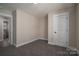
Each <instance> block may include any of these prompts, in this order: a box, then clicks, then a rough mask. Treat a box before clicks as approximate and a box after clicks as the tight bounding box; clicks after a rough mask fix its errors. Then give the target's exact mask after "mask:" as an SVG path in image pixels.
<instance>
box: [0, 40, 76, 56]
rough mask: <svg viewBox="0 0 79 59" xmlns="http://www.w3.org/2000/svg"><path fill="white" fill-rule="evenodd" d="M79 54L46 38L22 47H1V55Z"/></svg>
mask: <svg viewBox="0 0 79 59" xmlns="http://www.w3.org/2000/svg"><path fill="white" fill-rule="evenodd" d="M70 55H73V56H77V53H76V52H75V51H71V50H69V51H68V50H67V49H66V48H64V47H60V46H56V45H49V44H48V43H47V41H45V40H37V41H34V42H32V43H29V44H26V45H24V46H21V47H18V48H16V47H14V46H9V47H0V56H70Z"/></svg>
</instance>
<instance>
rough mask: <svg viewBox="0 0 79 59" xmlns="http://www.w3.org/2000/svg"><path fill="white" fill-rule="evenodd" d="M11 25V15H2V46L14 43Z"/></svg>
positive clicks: (0, 33) (0, 16)
mask: <svg viewBox="0 0 79 59" xmlns="http://www.w3.org/2000/svg"><path fill="white" fill-rule="evenodd" d="M11 26H12V24H11V17H7V16H3V15H0V40H1V41H0V42H1V43H2V47H7V46H9V45H11V43H12V42H11V41H12V28H11Z"/></svg>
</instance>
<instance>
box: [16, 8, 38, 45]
mask: <svg viewBox="0 0 79 59" xmlns="http://www.w3.org/2000/svg"><path fill="white" fill-rule="evenodd" d="M38 36H39V20H38V19H36V18H35V17H34V16H31V15H29V14H27V13H25V12H23V11H22V10H19V9H17V10H16V46H20V45H22V44H26V43H29V42H31V41H33V40H37V39H38Z"/></svg>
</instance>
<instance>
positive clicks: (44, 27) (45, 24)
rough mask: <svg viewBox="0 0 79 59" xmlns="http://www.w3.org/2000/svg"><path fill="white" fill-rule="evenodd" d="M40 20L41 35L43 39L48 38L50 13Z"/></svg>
mask: <svg viewBox="0 0 79 59" xmlns="http://www.w3.org/2000/svg"><path fill="white" fill-rule="evenodd" d="M39 21H40V32H39V34H40V35H39V37H40V39H43V40H48V15H46V16H45V17H43V18H41V19H39Z"/></svg>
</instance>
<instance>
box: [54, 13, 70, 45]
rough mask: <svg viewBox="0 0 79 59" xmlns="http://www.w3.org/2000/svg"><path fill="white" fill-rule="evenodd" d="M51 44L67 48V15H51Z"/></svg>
mask: <svg viewBox="0 0 79 59" xmlns="http://www.w3.org/2000/svg"><path fill="white" fill-rule="evenodd" d="M53 44H54V45H58V46H62V47H68V46H69V13H60V14H55V15H53Z"/></svg>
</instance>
